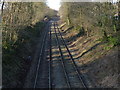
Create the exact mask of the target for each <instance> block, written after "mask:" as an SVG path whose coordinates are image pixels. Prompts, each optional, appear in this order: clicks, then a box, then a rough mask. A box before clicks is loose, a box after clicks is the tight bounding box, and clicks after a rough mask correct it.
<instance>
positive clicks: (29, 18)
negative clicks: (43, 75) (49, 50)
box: [1, 2, 55, 87]
mask: <svg viewBox="0 0 120 90" xmlns="http://www.w3.org/2000/svg"><path fill="white" fill-rule="evenodd" d="M53 15H55V11H54V10H52V9H50V8H48V7H47V5H46V4H45V3H43V2H40V3H33V2H27V3H24V2H8V3H4V9H3V13H2V22H1V25H2V38H3V39H2V64H3V65H2V66H3V72H2V73H3V87H22V85H23V82H24V78H25V75H26V73H27V71H26V68H28V67H29V66H28V65H27V64H26V63H25V62H26V60H27V58H28V56H31V55H32V54H33V51H34V47H35V46H36V45H35V44H37V42H36V39H37V37H39V36H40V32H41V31H43V28H44V26H45V24H46V22H44V20H43V19H44V17H46V16H48V17H51V16H53Z"/></svg>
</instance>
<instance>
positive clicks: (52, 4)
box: [47, 0, 61, 10]
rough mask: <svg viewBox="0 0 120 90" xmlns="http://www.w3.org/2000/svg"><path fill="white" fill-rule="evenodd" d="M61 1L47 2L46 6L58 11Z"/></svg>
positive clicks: (50, 0) (49, 0)
mask: <svg viewBox="0 0 120 90" xmlns="http://www.w3.org/2000/svg"><path fill="white" fill-rule="evenodd" d="M60 1H61V0H47V5H48V6H49V7H50V8H52V9H55V10H59V8H60Z"/></svg>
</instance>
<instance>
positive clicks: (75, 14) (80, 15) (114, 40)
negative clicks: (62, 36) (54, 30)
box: [59, 2, 120, 46]
mask: <svg viewBox="0 0 120 90" xmlns="http://www.w3.org/2000/svg"><path fill="white" fill-rule="evenodd" d="M59 13H60V16H61V18H62V20H63V21H64V22H67V25H68V26H70V27H71V26H74V29H75V30H77V31H79V34H80V35H86V36H87V37H89V36H93V35H94V36H98V38H102V40H105V41H108V42H109V43H111V44H113V46H116V45H119V44H120V43H119V40H118V39H119V35H118V32H119V30H120V27H119V25H118V24H119V23H118V22H119V19H118V3H116V4H112V3H110V2H106V3H89V2H88V3H84V2H83V3H75V2H74V3H63V4H62V6H61V9H60V12H59Z"/></svg>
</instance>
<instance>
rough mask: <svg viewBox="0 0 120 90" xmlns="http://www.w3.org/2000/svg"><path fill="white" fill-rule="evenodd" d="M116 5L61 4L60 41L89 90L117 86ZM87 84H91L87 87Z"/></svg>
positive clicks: (119, 40) (119, 32)
mask: <svg viewBox="0 0 120 90" xmlns="http://www.w3.org/2000/svg"><path fill="white" fill-rule="evenodd" d="M119 4H120V3H116V4H113V3H110V2H109V3H108V2H106V3H87V2H86V3H83V2H81V3H78V2H77V3H72V2H71V3H62V6H61V8H60V12H59V14H60V17H61V19H62V22H65V23H66V25H65V23H64V24H63V25H61V28H62V29H63V30H62V31H61V32H63V35H64V38H65V39H66V41H67V42H68V45H69V46H70V49H71V53H72V55H73V56H74V60H75V61H76V64H77V65H78V67H80V70H81V73H82V74H83V76H84V77H85V78H86V79H87V80H86V82H87V84H88V86H89V87H105V88H108V87H112V88H116V87H119V85H120V84H119V80H120V79H119V75H120V73H119V70H118V65H119V64H118V63H119V60H118V53H119V52H118V47H119V45H120V23H119V21H120V20H119V19H120V18H119V15H118V14H119V12H118V9H119V8H118V5H119ZM89 82H91V83H92V84H93V86H92V85H91V84H89Z"/></svg>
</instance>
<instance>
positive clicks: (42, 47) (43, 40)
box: [33, 30, 48, 88]
mask: <svg viewBox="0 0 120 90" xmlns="http://www.w3.org/2000/svg"><path fill="white" fill-rule="evenodd" d="M47 32H48V31H47V30H46V32H45V34H44V36H43V39H42V46H41V50H40V55H39V60H38V64H37V71H36V74H35V80H34V86H33V88H36V84H37V78H38V73H39V67H40V63H41V57H42V54H43V49H44V46H45V39H46V36H47Z"/></svg>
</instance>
